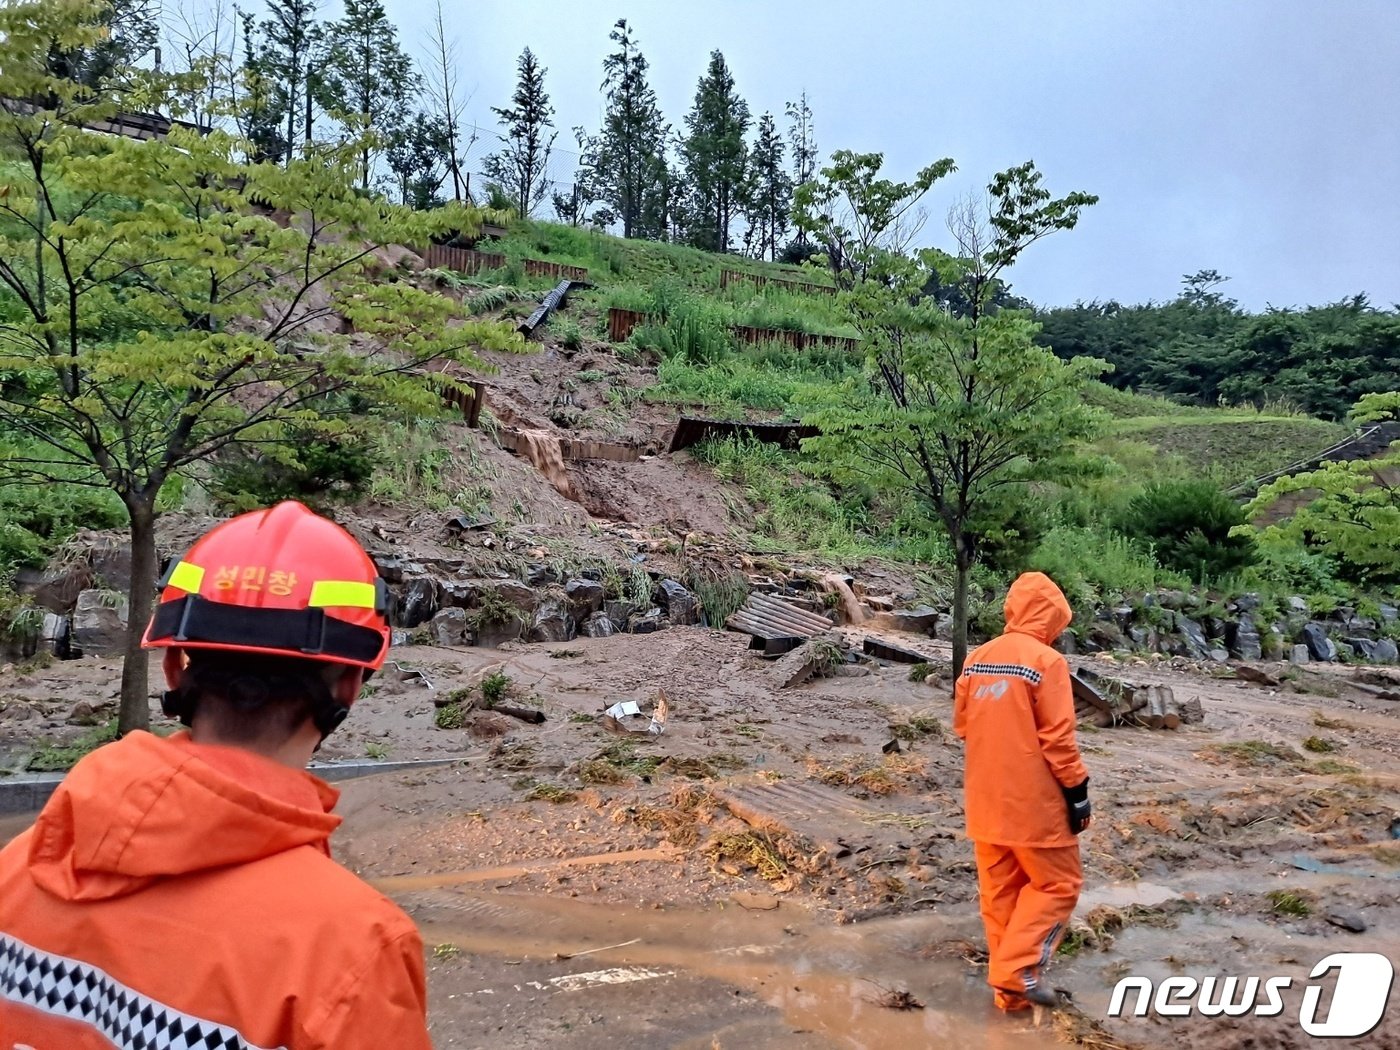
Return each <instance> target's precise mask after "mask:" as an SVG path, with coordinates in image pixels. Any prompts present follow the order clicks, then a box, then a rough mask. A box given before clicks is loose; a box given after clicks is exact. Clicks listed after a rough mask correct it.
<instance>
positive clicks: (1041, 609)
mask: <svg viewBox="0 0 1400 1050" xmlns="http://www.w3.org/2000/svg"><path fill="white" fill-rule="evenodd" d="M1073 619H1074V613H1073V612H1072V611H1071V610H1070V607H1069V602H1068V601H1066V600H1065V595H1064V592H1063V591H1061V590H1060V588H1058V587H1056V586H1055V581H1054V580H1052V579H1050V577H1049V576H1046V575H1045V573H1043V572H1027V573H1022V574H1021V575H1020V576H1018V577H1016V582H1015V583H1013V584H1012V585H1011V589H1010V590H1009V591H1007V592H1006V629H1007V630H1008V631H1014V632H1015V633H1016V634H1028V635H1030V636H1031V637H1032V638H1035V639H1037V640H1038V641H1041V642H1044V643H1045V644H1046V645H1050V644H1051V643H1052V642H1054V640H1055V639H1056V638H1058V637H1059V636H1060V634H1061V633H1062V632H1063V631H1064V629H1065V628H1066V627H1068V626H1069V622H1070V621H1071V620H1073Z"/></svg>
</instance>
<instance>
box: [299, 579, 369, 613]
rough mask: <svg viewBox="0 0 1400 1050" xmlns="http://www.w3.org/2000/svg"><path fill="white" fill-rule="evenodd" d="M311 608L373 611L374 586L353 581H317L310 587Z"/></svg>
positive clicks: (308, 603)
mask: <svg viewBox="0 0 1400 1050" xmlns="http://www.w3.org/2000/svg"><path fill="white" fill-rule="evenodd" d="M307 605H309V606H311V607H312V608H318V607H324V606H339V607H342V608H347V609H373V608H375V606H376V602H375V591H374V584H372V583H357V582H355V581H354V580H318V581H317V582H316V583H313V584H312V585H311V600H310V601H309V602H307Z"/></svg>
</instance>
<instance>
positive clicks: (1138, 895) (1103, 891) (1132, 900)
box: [1075, 882, 1181, 915]
mask: <svg viewBox="0 0 1400 1050" xmlns="http://www.w3.org/2000/svg"><path fill="white" fill-rule="evenodd" d="M1177 900H1181V894H1180V892H1178V891H1177V890H1174V889H1172V888H1170V887H1169V886H1160V885H1158V884H1157V883H1155V882H1115V883H1111V884H1109V885H1107V886H1090V887H1089V888H1088V889H1086V890H1085V891H1084V892H1083V893H1081V894H1080V895H1079V905H1078V907H1077V908H1076V909H1075V910H1076V912H1077V913H1078V914H1080V915H1084V914H1086V913H1088V912H1089V911H1090V910H1092V909H1094V908H1097V907H1098V906H1099V905H1101V904H1107V905H1108V906H1109V907H1111V908H1131V907H1133V906H1134V905H1137V906H1139V907H1143V908H1153V907H1156V906H1157V905H1159V904H1166V903H1167V902H1168V901H1177Z"/></svg>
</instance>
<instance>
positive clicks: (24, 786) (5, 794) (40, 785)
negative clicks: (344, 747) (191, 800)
mask: <svg viewBox="0 0 1400 1050" xmlns="http://www.w3.org/2000/svg"><path fill="white" fill-rule="evenodd" d="M459 761H461V760H460V759H456V758H424V759H411V760H406V761H403V762H366V761H355V762H326V763H322V764H316V763H313V764H312V765H310V766H308V767H307V772H309V773H314V774H315V775H316V776H318V777H320V778H321V779H322V780H326V781H336V780H354V779H355V778H356V777H369V776H375V775H377V774H380V773H406V772H408V771H410V770H414V769H431V768H433V767H434V766H450V765H452V764H453V763H454V762H459ZM64 776H65V774H63V773H20V774H17V775H15V776H12V777H4V778H3V779H0V816H11V815H13V814H16V813H35V812H38V811H39V810H40V809H43V808H44V803H45V802H47V801H48V800H49V796H50V795H52V794H53V793H54V789H55V788H57V787H58V785H59V784H61V783H62V782H63V778H64Z"/></svg>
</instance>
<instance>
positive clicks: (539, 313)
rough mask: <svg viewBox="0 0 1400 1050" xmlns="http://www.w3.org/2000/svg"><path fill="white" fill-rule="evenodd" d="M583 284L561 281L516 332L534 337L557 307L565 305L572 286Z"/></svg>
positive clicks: (580, 282) (521, 323)
mask: <svg viewBox="0 0 1400 1050" xmlns="http://www.w3.org/2000/svg"><path fill="white" fill-rule="evenodd" d="M582 283H583V282H582V281H569V280H564V281H560V282H559V283H558V284H556V285H555V286H554V288H553V290H552V291H550V293H549V294H548V295H546V296H545V297H544V298H543V299H541V300H540V305H539V306H537V307H535V312H534V313H532V314H531V315H530V316H529V317H527V318H525V320H523V321H521V322H520V324H519V326H518V327H517V329H516V330H517V331H518V332H520V334H521V335H523V336H525V337H526V338H527V339H528V338H529V337H530V336H532V335H534V334H535V329H536V328H538V327H539V326H540V325H542V324H544V322H545V321H546V320H547V319H548V317H549V312H550V311H551V310H553V309H554V308H555V307H558V306H563V305H564V299H565V297H566V296H568V294H569V288H570V287H571V286H572V285H575V284H582Z"/></svg>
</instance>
